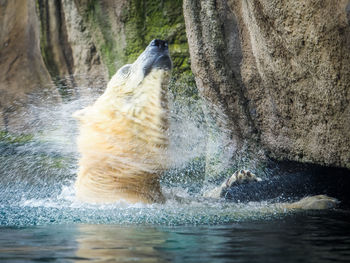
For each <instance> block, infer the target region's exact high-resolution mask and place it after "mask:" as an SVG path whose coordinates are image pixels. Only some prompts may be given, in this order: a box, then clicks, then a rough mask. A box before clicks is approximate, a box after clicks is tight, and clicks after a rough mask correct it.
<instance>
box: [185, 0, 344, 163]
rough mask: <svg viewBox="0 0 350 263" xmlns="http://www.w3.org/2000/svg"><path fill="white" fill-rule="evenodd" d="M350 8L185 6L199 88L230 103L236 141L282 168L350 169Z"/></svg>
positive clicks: (218, 0) (266, 1)
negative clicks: (297, 164)
mask: <svg viewBox="0 0 350 263" xmlns="http://www.w3.org/2000/svg"><path fill="white" fill-rule="evenodd" d="M347 2H348V1H338V3H337V4H335V3H334V1H331V0H327V1H306V0H305V1H283V0H274V1H270V0H251V1H246V0H232V1H226V0H212V1H205V2H204V1H189V0H184V15H185V21H186V29H187V35H188V39H189V45H190V53H191V59H192V61H193V63H192V70H193V72H194V74H195V77H196V82H197V85H198V87H199V89H200V91H201V94H202V95H203V96H204V97H207V98H208V99H209V100H212V101H213V102H214V103H216V101H218V98H223V99H221V100H219V104H220V105H221V107H222V108H223V111H224V112H225V113H226V116H227V119H229V120H230V125H231V126H230V127H228V128H230V129H231V130H232V131H234V134H236V137H241V138H243V139H248V140H249V139H251V138H254V141H255V143H253V144H256V145H258V146H259V147H261V148H262V149H264V150H265V152H266V153H267V154H268V155H269V156H270V157H273V158H276V159H279V160H296V161H301V162H310V163H318V164H323V165H330V166H340V167H347V168H350V151H349V150H348V149H349V148H350V132H349V131H350V129H349V128H350V122H349V120H350V119H349V118H350V104H349V100H350V93H349V89H350V87H349V85H350V84H349V83H350V42H349V39H350V31H349V24H348V20H347V15H346V4H347ZM227 6H228V7H230V8H229V9H228V8H226V7H227ZM228 10H229V11H228ZM230 17H231V19H228V18H230ZM234 21H237V26H236V24H235V22H234ZM230 27H231V28H230ZM237 32H239V34H237ZM238 38H239V39H240V43H241V45H240V46H241V49H242V55H243V60H242V65H241V66H240V59H239V58H238V59H237V57H235V56H234V51H235V50H237V47H238V45H237V44H235V45H232V43H236V42H237V39H238ZM239 66H240V74H239V73H237V68H238V67H239ZM240 76H241V77H240ZM230 77H231V78H230ZM240 78H241V81H240ZM211 83H215V84H214V85H212V84H211ZM230 100H231V101H230ZM238 116H241V117H238ZM242 116H243V117H242ZM242 119H243V121H242ZM251 144H252V143H251Z"/></svg>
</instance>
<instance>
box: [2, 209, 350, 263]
mask: <svg viewBox="0 0 350 263" xmlns="http://www.w3.org/2000/svg"><path fill="white" fill-rule="evenodd" d="M42 216H43V215H42ZM349 219H350V216H349V212H345V211H328V212H322V213H310V212H309V213H305V214H294V215H289V216H285V217H283V218H278V219H276V218H275V219H269V220H264V219H258V220H245V221H242V222H231V223H226V224H219V225H210V224H207V225H178V226H164V225H157V224H155V225H142V226H140V225H121V224H102V225H101V224H80V223H79V224H71V223H70V224H52V225H42V226H25V227H10V226H2V227H0V259H1V262H29V261H31V262H85V261H92V262H130V261H132V262H133V261H137V262H349V260H350V238H349V237H350V231H349V230H348V229H350V228H349Z"/></svg>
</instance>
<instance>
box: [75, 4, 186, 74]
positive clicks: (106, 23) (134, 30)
mask: <svg viewBox="0 0 350 263" xmlns="http://www.w3.org/2000/svg"><path fill="white" fill-rule="evenodd" d="M78 5H80V7H79V9H80V12H81V14H82V17H83V19H84V21H85V22H86V23H87V25H88V26H89V28H90V31H91V32H92V34H93V38H94V42H95V43H96V46H97V48H98V49H99V52H100V53H101V56H102V59H103V62H104V64H105V65H106V66H107V67H108V71H109V75H110V77H111V76H112V75H113V74H114V73H115V72H116V70H117V69H118V68H120V67H121V66H123V65H124V64H127V63H132V62H133V61H135V59H136V58H137V57H138V56H139V55H140V54H141V52H142V51H143V50H144V49H145V47H146V46H147V45H148V43H149V42H150V41H151V40H152V39H155V38H159V39H164V40H167V41H168V42H169V46H170V54H171V57H172V60H173V64H174V71H173V74H174V75H176V76H178V75H181V74H183V73H185V74H186V75H191V70H190V64H189V62H190V61H189V51H188V44H187V38H186V31H185V23H184V18H183V14H182V0H153V1H150V0H132V1H128V2H126V1H125V3H124V4H119V6H118V8H121V10H117V9H116V8H117V7H116V6H115V5H113V4H112V3H109V2H108V1H97V0H88V1H82V0H80V1H78Z"/></svg>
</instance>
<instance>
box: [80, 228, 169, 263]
mask: <svg viewBox="0 0 350 263" xmlns="http://www.w3.org/2000/svg"><path fill="white" fill-rule="evenodd" d="M77 229H78V231H79V235H78V237H77V243H78V250H77V252H76V257H77V258H78V260H76V261H75V262H77V263H78V262H79V263H80V262H85V260H87V259H89V260H90V261H92V262H112V261H113V262H114V261H115V262H124V261H138V262H159V261H161V262H164V261H167V259H166V254H163V253H162V252H161V251H160V250H158V249H157V247H161V246H163V245H164V243H165V241H166V240H167V238H168V235H167V233H166V232H163V231H159V230H157V229H156V228H152V227H145V226H111V225H79V226H78V228H77Z"/></svg>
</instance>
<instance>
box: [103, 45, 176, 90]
mask: <svg viewBox="0 0 350 263" xmlns="http://www.w3.org/2000/svg"><path fill="white" fill-rule="evenodd" d="M171 69H172V62H171V59H170V55H169V49H168V43H167V42H166V41H164V40H160V39H154V40H152V41H151V42H150V44H149V45H148V46H147V48H146V49H145V50H144V51H143V52H142V54H141V55H140V56H139V57H138V58H137V60H136V61H135V62H134V63H133V64H127V65H125V66H123V67H122V68H120V69H119V70H118V72H117V73H116V74H115V75H114V76H113V77H112V79H111V81H110V82H109V83H108V86H107V88H112V87H120V86H122V85H125V86H129V87H130V88H135V87H137V86H138V85H139V84H140V83H141V82H142V81H143V80H144V79H145V78H146V77H147V75H149V74H150V73H151V72H152V71H162V72H164V73H167V72H170V71H171Z"/></svg>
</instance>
